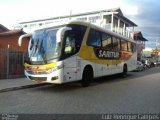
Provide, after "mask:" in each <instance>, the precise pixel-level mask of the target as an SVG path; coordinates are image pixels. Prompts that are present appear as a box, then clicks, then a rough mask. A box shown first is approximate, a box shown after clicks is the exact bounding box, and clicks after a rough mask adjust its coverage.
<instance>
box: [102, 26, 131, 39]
mask: <svg viewBox="0 0 160 120" xmlns="http://www.w3.org/2000/svg"><path fill="white" fill-rule="evenodd" d="M102 27H103V28H104V29H107V30H110V31H112V32H115V33H118V34H120V35H123V36H125V37H127V38H132V39H133V37H132V36H131V30H129V29H127V30H126V29H124V28H120V27H117V26H115V27H113V29H112V30H111V24H105V25H103V26H102Z"/></svg>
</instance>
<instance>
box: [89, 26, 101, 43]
mask: <svg viewBox="0 0 160 120" xmlns="http://www.w3.org/2000/svg"><path fill="white" fill-rule="evenodd" d="M87 44H88V45H90V46H101V36H100V32H99V31H96V30H93V29H91V30H90V32H89V36H88V41H87Z"/></svg>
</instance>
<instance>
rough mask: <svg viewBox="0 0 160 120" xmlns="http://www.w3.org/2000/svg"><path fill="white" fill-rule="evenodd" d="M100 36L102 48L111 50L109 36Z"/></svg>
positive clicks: (104, 34) (103, 34)
mask: <svg viewBox="0 0 160 120" xmlns="http://www.w3.org/2000/svg"><path fill="white" fill-rule="evenodd" d="M101 35H102V46H103V47H105V48H107V49H112V40H111V36H110V35H108V34H106V33H101Z"/></svg>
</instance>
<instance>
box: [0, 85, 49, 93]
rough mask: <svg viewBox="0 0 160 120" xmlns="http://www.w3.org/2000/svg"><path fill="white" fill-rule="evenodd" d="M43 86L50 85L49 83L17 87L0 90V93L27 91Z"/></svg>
mask: <svg viewBox="0 0 160 120" xmlns="http://www.w3.org/2000/svg"><path fill="white" fill-rule="evenodd" d="M45 85H50V84H49V83H40V84H31V85H24V86H19V87H12V88H5V89H1V90H0V93H3V92H9V91H15V90H21V89H27V88H34V87H40V86H45Z"/></svg>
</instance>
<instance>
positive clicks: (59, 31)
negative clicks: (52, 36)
mask: <svg viewBox="0 0 160 120" xmlns="http://www.w3.org/2000/svg"><path fill="white" fill-rule="evenodd" d="M68 30H72V28H71V27H63V28H61V29H59V30H58V32H57V35H56V37H57V43H59V42H61V39H62V37H63V36H64V33H65V32H66V31H68Z"/></svg>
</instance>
